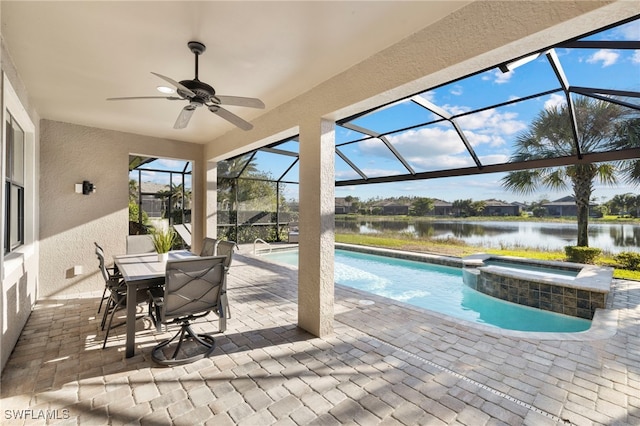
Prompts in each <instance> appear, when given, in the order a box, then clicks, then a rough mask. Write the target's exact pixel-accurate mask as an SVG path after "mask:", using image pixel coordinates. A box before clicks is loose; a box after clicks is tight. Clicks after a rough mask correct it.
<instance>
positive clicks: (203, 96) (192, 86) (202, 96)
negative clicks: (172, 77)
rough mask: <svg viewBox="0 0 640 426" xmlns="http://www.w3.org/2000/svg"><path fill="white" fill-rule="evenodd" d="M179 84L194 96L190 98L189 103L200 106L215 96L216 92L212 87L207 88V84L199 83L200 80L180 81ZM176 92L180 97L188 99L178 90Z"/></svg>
mask: <svg viewBox="0 0 640 426" xmlns="http://www.w3.org/2000/svg"><path fill="white" fill-rule="evenodd" d="M180 84H182V85H183V86H184V87H186V88H187V89H189V90H191V91H192V92H193V93H195V94H196V96H195V97H192V98H190V99H191V101H196V102H199V103H201V104H205V103H207V102H209V101H210V100H211V98H212V97H213V96H215V94H216V91H215V89H214V88H213V87H211V86H209V85H208V84H207V83H203V82H201V81H200V80H182V81H181V82H180ZM177 91H178V94H179V95H180V96H182V97H185V98H188V97H189V96H188V95H187V94H186V93H185V92H184V91H183V90H181V89H180V88H178V90H177Z"/></svg>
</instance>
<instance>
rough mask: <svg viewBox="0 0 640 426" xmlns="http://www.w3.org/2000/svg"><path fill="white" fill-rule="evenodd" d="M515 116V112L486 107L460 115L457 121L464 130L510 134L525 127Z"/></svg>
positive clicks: (516, 115)
mask: <svg viewBox="0 0 640 426" xmlns="http://www.w3.org/2000/svg"><path fill="white" fill-rule="evenodd" d="M517 118H518V114H517V113H515V112H511V111H505V112H498V110H496V109H488V110H484V111H480V112H477V113H475V114H470V115H465V116H464V117H460V118H459V119H458V123H459V124H460V126H461V127H462V128H463V129H464V130H465V132H466V131H468V130H478V131H480V132H481V133H483V134H497V135H511V134H514V133H517V132H520V131H522V130H524V129H526V128H527V125H526V124H525V123H524V122H522V121H520V120H518V119H517Z"/></svg>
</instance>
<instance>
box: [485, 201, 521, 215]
mask: <svg viewBox="0 0 640 426" xmlns="http://www.w3.org/2000/svg"><path fill="white" fill-rule="evenodd" d="M485 203H486V206H485V208H484V210H483V211H482V215H483V216H520V211H521V206H520V205H519V204H516V203H506V202H504V201H500V200H494V199H491V200H486V201H485Z"/></svg>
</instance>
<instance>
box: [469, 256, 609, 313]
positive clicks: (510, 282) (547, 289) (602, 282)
mask: <svg viewBox="0 0 640 426" xmlns="http://www.w3.org/2000/svg"><path fill="white" fill-rule="evenodd" d="M486 258H488V257H486ZM473 260H474V261H472V262H469V261H468V260H467V265H466V267H465V268H464V270H463V278H464V282H465V284H466V285H468V286H469V287H471V288H473V289H475V290H477V291H480V292H482V293H485V294H487V295H489V296H493V297H497V298H500V299H503V300H507V301H509V302H513V303H518V304H520V305H526V306H531V307H534V308H539V309H544V310H547V311H552V312H557V313H560V314H565V315H571V316H575V317H579V318H586V319H592V318H593V314H594V313H595V311H596V309H604V308H605V307H606V303H607V296H608V294H609V291H610V288H611V281H612V278H613V270H612V269H611V268H604V267H598V266H594V265H577V264H565V265H555V263H560V262H544V263H546V264H547V266H551V265H552V264H553V267H554V268H555V267H557V268H564V269H570V268H576V267H578V270H579V271H580V272H579V273H578V274H577V276H576V277H575V278H567V277H561V276H553V275H551V274H550V275H548V276H536V275H535V274H530V273H527V272H526V271H522V272H518V271H513V270H509V269H505V268H500V267H495V266H489V267H482V263H481V262H476V261H477V260H480V259H478V258H475V259H473ZM536 263H538V264H540V263H541V262H536Z"/></svg>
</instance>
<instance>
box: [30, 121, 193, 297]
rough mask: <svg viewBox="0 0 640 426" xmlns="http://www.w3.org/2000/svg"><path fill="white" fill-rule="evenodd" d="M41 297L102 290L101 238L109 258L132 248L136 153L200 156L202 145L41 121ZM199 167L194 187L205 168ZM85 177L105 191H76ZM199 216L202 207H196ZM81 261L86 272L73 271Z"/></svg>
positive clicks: (189, 158) (188, 158)
mask: <svg viewBox="0 0 640 426" xmlns="http://www.w3.org/2000/svg"><path fill="white" fill-rule="evenodd" d="M40 141H41V164H40V173H41V176H40V283H39V292H40V296H41V297H46V296H56V295H73V294H82V293H87V292H95V291H99V292H101V291H102V289H103V288H104V282H103V281H101V277H99V275H98V269H97V266H98V264H97V259H96V256H95V254H94V245H93V243H94V241H95V242H98V243H99V244H100V245H101V246H102V247H103V248H104V250H105V253H106V255H107V257H108V258H110V257H111V256H113V255H115V254H122V253H124V252H125V250H126V235H127V233H128V229H129V228H128V223H129V222H128V221H129V215H128V194H129V192H128V191H129V175H128V164H129V154H141V155H150V156H157V157H163V158H174V159H184V160H191V161H194V160H200V159H201V158H202V149H203V147H202V145H198V144H190V143H185V142H176V141H171V140H162V139H156V138H151V137H146V136H140V135H134V134H130V133H122V132H114V131H110V130H103V129H96V128H91V127H84V126H78V125H73V124H68V123H61V122H56V121H49V120H42V122H41V135H40ZM198 164H199V163H198V162H196V164H195V165H194V179H193V180H194V183H193V185H194V192H195V191H196V186H201V185H202V183H200V182H201V181H200V180H199V179H198V178H197V175H198V173H202V172H201V170H199V169H202V167H198ZM83 180H88V181H90V182H92V183H93V184H94V185H95V186H96V188H97V190H96V192H95V193H93V194H91V195H82V194H77V193H75V192H74V185H75V184H76V183H81V182H82V181H83ZM194 216H196V220H197V216H198V213H197V211H196V212H194ZM74 266H80V267H82V269H83V273H81V274H79V275H74V274H73V268H74Z"/></svg>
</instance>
